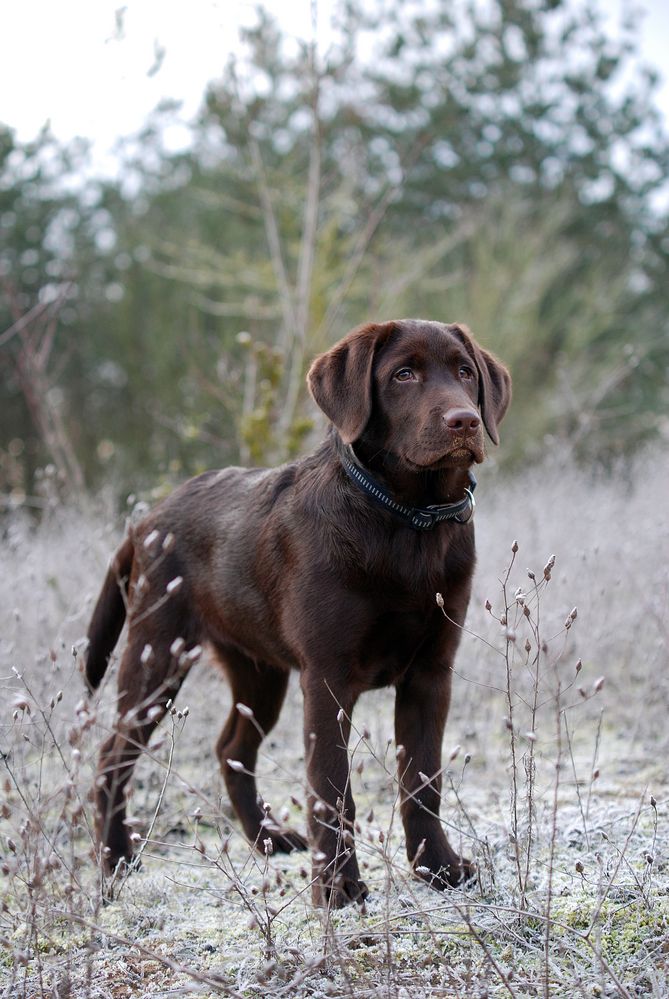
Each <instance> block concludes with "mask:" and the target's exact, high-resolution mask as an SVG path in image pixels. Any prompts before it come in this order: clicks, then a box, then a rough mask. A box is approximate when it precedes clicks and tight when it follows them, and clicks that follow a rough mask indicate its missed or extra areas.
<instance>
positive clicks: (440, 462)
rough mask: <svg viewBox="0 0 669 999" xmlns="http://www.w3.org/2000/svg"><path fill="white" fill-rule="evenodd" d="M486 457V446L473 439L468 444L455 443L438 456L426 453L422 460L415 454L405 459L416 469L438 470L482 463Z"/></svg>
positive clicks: (422, 470)
mask: <svg viewBox="0 0 669 999" xmlns="http://www.w3.org/2000/svg"><path fill="white" fill-rule="evenodd" d="M484 458H485V451H484V448H483V447H482V446H479V445H477V443H476V442H475V441H472V442H471V443H467V444H464V443H457V444H454V445H453V446H452V447H450V448H449V449H448V451H446V452H444V453H442V454H440V455H438V457H436V458H435V457H434V456H433V455H425V457H424V458H423V457H422V456H421V458H420V460H417V456H416V455H414V457H413V458H409V457H408V456H407V457H405V461H406V463H407V465H408V467H409V468H412V469H414V470H415V471H421V472H426V471H435V472H436V471H440V470H442V469H446V468H469V466H470V465H480V464H481V462H482V461H483V459H484Z"/></svg>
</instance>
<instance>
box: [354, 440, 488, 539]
mask: <svg viewBox="0 0 669 999" xmlns="http://www.w3.org/2000/svg"><path fill="white" fill-rule="evenodd" d="M339 457H340V459H341V463H342V466H343V468H344V471H345V472H346V474H347V475H348V477H349V479H351V481H352V482H355V484H356V485H357V486H358V487H359V488H360V489H362V491H363V492H364V493H366V494H367V495H368V496H369V497H370V499H372V500H373V501H374V502H375V503H377V504H378V505H379V506H381V507H383V509H384V510H387V511H388V513H391V514H392V515H393V516H394V517H396V518H397V519H398V520H401V521H403V522H404V523H405V524H408V525H409V526H410V527H413V529H414V530H415V531H430V530H432V528H433V527H435V526H436V525H437V524H441V523H443V522H444V521H445V520H454V521H455V522H456V524H468V523H469V521H470V520H471V519H472V517H473V516H474V509H475V507H476V502H475V500H474V490H475V489H476V478H475V477H474V473H473V472H471V471H469V472H468V473H467V474H468V476H469V485H468V486H465V496H464V499H461V500H458V502H457V503H435V504H431V505H430V506H407V505H406V504H404V503H398V502H397V500H394V499H393V498H392V496H390V494H389V493H388V492H387V491H386V490H385V489H384V488H383V486H382V485H381V484H380V483H378V482H377V481H376V479H374V478H373V477H372V476H371V475H370V474H369V472H368V471H367V469H366V468H365V467H364V465H361V464H360V462H359V461H358V459H357V457H356V454H355V452H354V450H353V448H352V447H351V445H350V444H346V445H344V446H343V447H342V448H341V449H340V452H339Z"/></svg>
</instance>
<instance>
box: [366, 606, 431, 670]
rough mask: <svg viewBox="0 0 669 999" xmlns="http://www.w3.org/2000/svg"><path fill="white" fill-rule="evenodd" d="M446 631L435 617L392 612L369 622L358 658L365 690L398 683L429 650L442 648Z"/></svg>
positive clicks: (395, 610) (415, 613)
mask: <svg viewBox="0 0 669 999" xmlns="http://www.w3.org/2000/svg"><path fill="white" fill-rule="evenodd" d="M443 630H444V629H443V622H442V621H440V620H439V619H438V617H437V615H436V614H433V613H424V612H423V613H420V612H412V611H406V610H404V611H402V610H397V609H393V610H389V611H387V612H385V613H381V614H379V615H378V616H376V617H375V618H374V619H372V620H370V622H369V625H368V628H367V629H366V631H365V632H364V634H362V635H361V636H360V646H359V649H358V655H357V656H356V658H357V660H358V669H359V674H360V678H361V680H362V684H363V686H364V687H366V688H369V689H372V688H376V687H387V686H389V685H391V684H394V683H397V682H398V681H399V680H400V679H401V678H402V676H403V675H404V674H405V673H406V671H407V670H408V669H410V667H411V664H412V663H413V662H415V661H416V659H417V658H420V657H421V655H422V654H423V653H424V651H425V649H426V648H430V649H431V650H434V647H435V642H436V645H437V646H438V645H439V637H440V634H441V633H442V632H443Z"/></svg>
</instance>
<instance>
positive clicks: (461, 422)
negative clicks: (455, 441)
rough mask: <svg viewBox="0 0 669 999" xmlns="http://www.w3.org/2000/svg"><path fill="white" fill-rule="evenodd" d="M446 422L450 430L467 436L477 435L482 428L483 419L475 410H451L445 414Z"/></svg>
mask: <svg viewBox="0 0 669 999" xmlns="http://www.w3.org/2000/svg"><path fill="white" fill-rule="evenodd" d="M444 421H445V423H446V426H447V427H448V429H449V430H455V431H456V433H460V434H464V435H465V436H468V435H469V434H475V433H476V431H477V430H478V428H479V427H480V426H481V417H480V416H479V414H478V413H477V412H476V410H474V409H449V410H448V411H447V412H446V413H444Z"/></svg>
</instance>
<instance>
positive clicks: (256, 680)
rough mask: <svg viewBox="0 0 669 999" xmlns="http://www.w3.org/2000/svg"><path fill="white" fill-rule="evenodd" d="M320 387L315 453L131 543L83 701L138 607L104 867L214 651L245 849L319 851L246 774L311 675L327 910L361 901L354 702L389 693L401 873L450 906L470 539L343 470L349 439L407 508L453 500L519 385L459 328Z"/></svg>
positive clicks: (126, 657)
mask: <svg viewBox="0 0 669 999" xmlns="http://www.w3.org/2000/svg"><path fill="white" fill-rule="evenodd" d="M407 371H408V373H407ZM308 381H309V387H310V389H311V392H312V395H313V397H314V399H315V401H316V402H317V403H318V405H319V406H320V407H321V409H322V410H323V411H324V412H325V414H326V415H327V416H328V418H329V419H330V420H331V421H332V424H333V426H332V428H331V430H330V432H329V434H328V436H327V437H326V439H325V441H324V442H323V443H322V444H321V445H320V447H319V448H318V449H317V450H316V451H315V452H314V453H313V454H311V455H309V456H307V457H305V458H301V459H299V460H298V461H295V462H292V463H290V464H288V465H283V466H282V467H280V468H276V469H272V470H269V469H255V470H245V469H241V468H228V469H225V470H223V471H219V472H206V473H205V474H204V475H200V476H198V477H197V478H195V479H191V480H190V481H189V482H187V483H186V484H185V485H183V486H182V487H181V488H179V489H177V490H176V491H175V492H174V493H173V494H172V495H171V496H170V497H169V498H168V499H166V500H165V501H164V502H162V503H161V504H160V505H159V506H158V507H157V508H156V509H155V510H154V511H153V512H151V513H150V514H149V515H148V516H147V517H146V518H145V519H144V520H143V521H142V522H141V523H140V524H139V525H138V526H137V527H135V528H134V529H132V530H131V532H130V533H129V535H128V537H127V538H126V540H125V541H124V542H123V545H122V546H121V548H120V549H119V552H118V553H117V555H116V557H115V559H114V561H113V563H112V565H111V568H110V570H109V573H108V574H107V578H106V580H105V583H104V586H103V589H102V593H101V595H100V598H99V600H98V604H97V606H96V608H95V612H94V614H93V619H92V622H91V626H90V630H89V639H90V646H89V653H88V659H87V666H86V676H87V679H88V683H89V687H90V688H91V689H93V688H94V687H96V686H97V685H98V684H99V682H100V680H101V678H102V676H103V674H104V671H105V667H106V663H107V658H108V656H109V653H110V652H111V650H112V649H113V647H114V645H115V643H116V641H117V639H118V635H119V632H120V629H121V626H122V624H123V617H124V613H125V610H126V601H127V610H128V619H129V621H128V623H129V628H128V642H127V647H126V649H125V652H124V654H123V658H122V661H121V666H120V669H119V677H118V689H119V702H118V706H119V716H118V724H117V728H116V731H115V733H114V734H113V735H111V736H110V737H109V739H107V741H106V742H105V743H104V745H103V747H102V750H101V753H100V762H99V778H98V788H97V829H98V835H99V838H100V841H101V843H102V845H103V846H104V847H105V848H106V849H105V851H104V854H105V862H106V864H107V866H108V867H113V866H114V865H115V864H116V863H117V862H118V861H119V860H121V859H122V858H125V859H127V860H129V859H130V858H131V856H132V851H131V847H130V841H129V838H128V833H127V829H126V826H125V824H124V818H125V787H126V784H127V781H128V780H129V778H130V775H131V773H132V769H133V767H134V764H135V762H136V759H137V756H138V755H139V753H140V752H141V749H142V747H143V746H145V745H146V744H147V742H148V739H149V737H150V735H151V732H152V731H153V729H154V728H155V726H156V725H157V724H158V721H159V720H160V718H161V717H162V716H163V715H164V713H165V711H166V704H167V702H168V700H169V699H173V698H174V697H175V696H176V694H177V691H178V689H179V687H180V686H181V683H182V681H183V679H184V677H185V675H186V674H187V672H188V670H189V668H190V665H191V663H192V661H193V660H194V658H195V657H196V656H197V647H198V646H200V645H201V644H203V643H205V642H206V643H208V644H209V645H210V646H211V647H212V648H213V650H214V651H215V653H216V656H217V658H218V660H219V661H220V663H221V666H222V668H223V669H224V671H225V673H226V674H227V676H228V679H229V681H230V684H231V687H232V699H233V707H232V710H231V712H230V715H229V717H228V720H227V722H226V724H225V727H224V728H223V731H222V733H221V735H220V737H219V740H218V744H217V747H216V749H217V753H218V757H219V760H220V764H221V768H222V771H223V774H224V777H225V781H226V785H227V789H228V794H229V796H230V800H231V802H232V804H233V806H234V808H235V810H236V812H237V815H238V816H239V819H240V822H241V824H242V827H243V829H244V832H245V834H246V836H247V837H248V838H249V840H250V841H252V842H253V843H255V844H256V845H257V846H258V847H259V849H261V850H262V849H263V841H265V840H267V839H270V840H271V842H272V846H273V848H274V850H283V851H290V850H293V849H302V848H304V847H305V846H306V841H305V839H304V838H303V837H302V836H301V835H300V834H298V833H296V832H293V831H291V830H289V829H285V828H282V827H280V825H279V824H278V822H276V821H275V820H274V819H273V817H272V815H271V814H269V815H266V814H265V812H264V811H263V808H262V807H261V805H260V803H259V800H258V793H257V790H256V784H255V778H254V777H253V776H252V775H253V772H254V770H255V764H256V758H257V752H258V747H259V745H260V742H261V740H262V735H261V732H262V733H263V734H267V733H268V732H269V731H270V729H271V728H272V726H273V725H274V723H275V722H276V720H277V717H278V715H279V711H280V709H281V705H282V702H283V699H284V696H285V693H286V687H287V684H288V676H289V671H290V670H291V668H298V669H299V670H300V681H301V686H302V691H303V694H304V736H305V748H306V761H307V776H308V782H309V801H308V833H309V840H310V843H311V845H312V847H313V849H314V851H315V852H314V878H315V881H314V898H315V901H316V902H317V903H321V904H332V905H337V906H339V905H345V904H346V903H348V902H350V901H359V900H361V899H363V898H364V897H365V896H366V894H367V888H366V886H365V884H364V883H363V882H362V880H361V878H360V872H359V869H358V863H357V860H356V855H355V849H354V842H353V825H354V820H355V805H354V802H353V798H352V795H351V789H350V781H349V779H348V774H349V765H348V753H347V749H346V744H347V741H348V736H349V731H350V719H351V715H352V713H353V709H354V706H355V703H356V701H357V699H358V697H359V696H360V694H361V693H362V692H363V691H365V690H369V689H371V688H376V687H381V686H387V685H393V686H394V687H395V689H396V711H395V733H396V739H397V744H398V757H399V779H400V790H401V814H402V820H403V823H404V829H405V833H406V845H407V852H408V856H409V860H410V861H411V862H412V863H414V864H415V865H416V866H418V867H419V868H420V871H419V874H420V876H422V877H424V878H426V879H427V880H428V881H429V882H430V883H431V884H432V885H433V886H434V887H437V888H444V887H446V886H448V885H452V884H455V883H457V882H458V881H460V880H461V879H462V878H463V877H466V876H468V875H469V873H470V872H471V865H470V863H469V861H467V860H464V859H463V858H461V857H460V856H458V854H456V853H455V851H454V850H453V849H452V848H451V846H450V845H449V843H448V841H447V839H446V836H445V834H444V830H443V826H442V824H441V822H440V820H439V805H440V792H441V776H440V772H441V770H440V768H441V759H440V757H441V743H442V737H443V731H444V725H445V722H446V716H447V714H448V708H449V702H450V697H451V669H452V665H453V660H454V656H455V652H456V649H457V647H458V643H459V639H460V627H461V625H462V624H463V622H464V619H465V613H466V609H467V604H468V601H469V594H470V586H471V577H472V572H473V568H474V559H475V555H474V528H473V525H472V524H471V523H468V524H459V523H454V522H446V523H443V524H440V525H438V526H436V527H435V528H434V529H433V530H431V531H428V532H425V533H422V532H417V531H414V530H413V529H412V528H411V527H409V526H407V525H405V524H403V523H401V522H399V521H398V520H396V519H395V518H394V517H392V516H391V514H389V513H387V512H386V511H385V510H383V509H381V508H380V507H379V506H377V505H376V504H374V503H373V502H371V501H370V499H369V497H368V496H366V495H365V494H364V493H363V492H362V491H361V490H359V489H358V488H357V486H356V485H355V484H353V483H352V482H351V481H350V479H349V478H348V477H347V475H346V474H345V472H344V470H343V468H342V465H341V462H340V458H339V454H340V452H341V449H342V446H343V443H352V444H353V445H354V448H355V452H356V455H357V457H358V459H359V460H360V461H361V462H362V463H363V464H364V465H365V466H366V467H367V468H368V469H369V471H370V472H371V473H372V474H373V475H374V476H375V477H376V479H377V480H379V481H381V482H382V483H383V484H384V485H385V487H386V488H387V489H388V491H389V492H390V493H391V494H392V495H393V496H394V497H395V498H396V499H398V500H401V501H402V502H404V503H408V504H415V505H421V506H424V505H427V504H432V503H444V502H454V501H457V500H459V499H461V498H462V497H463V496H464V488H465V486H466V485H467V481H468V480H467V472H468V468H469V466H470V465H471V464H472V463H473V462H480V461H482V460H483V458H484V455H485V449H484V438H483V427H484V426H485V428H486V430H487V431H488V434H489V436H490V437H491V439H492V440H493V441H494V442H495V443H497V441H498V433H497V427H498V423H499V421H500V420H501V419H502V417H503V415H504V413H505V411H506V408H507V405H508V403H509V399H510V378H509V375H508V372H507V371H506V369H505V368H504V367H503V365H501V364H500V363H499V361H497V360H496V359H495V358H494V357H492V355H490V354H488V353H487V352H486V351H484V350H483V349H482V348H481V347H479V346H478V345H477V344H476V343H475V341H474V340H473V338H472V337H471V335H470V334H469V333H468V331H467V330H466V328H465V327H462V326H458V325H448V326H447V325H443V324H441V323H431V322H425V321H421V320H401V321H397V322H389V323H383V324H375V325H368V326H364V327H361V328H359V329H357V330H354V331H352V332H351V333H349V334H348V336H346V337H345V338H344V339H343V340H342V341H340V343H338V344H336V345H335V346H334V347H333V348H332V349H331V350H330V351H328V352H327V353H325V354H322V355H321V356H320V357H318V358H316V360H315V361H314V363H313V365H312V367H311V370H310V371H309V376H308ZM166 538H167V540H165V539H166ZM177 577H181V580H182V582H181V584H180V585H177V586H176V587H175V588H173V590H172V592H168V589H167V587H168V584H169V583H170V582H171V581H172V580H175V579H176V578H177ZM437 592H440V593H442V594H443V598H444V602H445V604H444V610H445V612H446V615H444V614H443V613H442V611H441V610H440V609H439V608H438V607H437V605H436V602H435V594H436V593H437ZM179 640H180V641H179ZM175 643H176V644H175ZM149 647H150V648H149ZM237 704H242V705H246V707H247V708H250V709H251V710H252V711H253V718H249V717H247V716H246V715H247V714H248V712H247V713H243V712H240V711H239V710H237V708H236V707H235V705H237ZM259 729H260V730H261V731H260V732H259ZM230 760H232V761H239V762H240V763H242V764H243V766H244V770H243V771H241V772H240V771H239V770H236V769H234V768H232V767H231V766H230V765H229V762H228V761H230ZM423 775H427V779H426V778H425V777H424V776H423ZM426 872H427V873H426Z"/></svg>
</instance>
